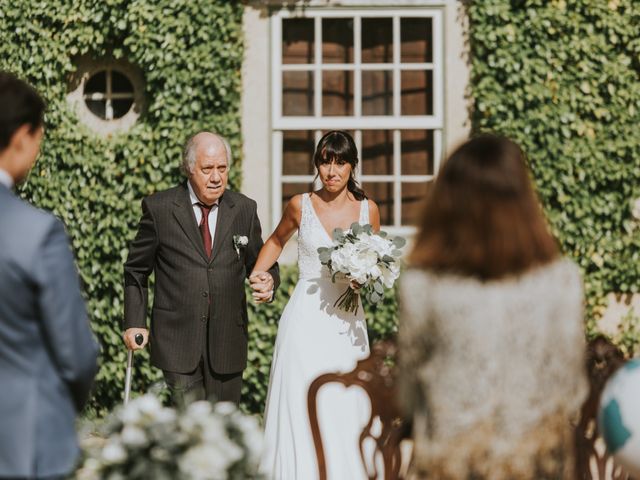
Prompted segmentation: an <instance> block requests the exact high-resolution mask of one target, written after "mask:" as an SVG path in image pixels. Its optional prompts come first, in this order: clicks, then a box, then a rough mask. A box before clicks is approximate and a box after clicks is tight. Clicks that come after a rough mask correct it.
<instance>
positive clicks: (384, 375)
mask: <svg viewBox="0 0 640 480" xmlns="http://www.w3.org/2000/svg"><path fill="white" fill-rule="evenodd" d="M395 355H396V346H395V344H394V343H393V342H391V341H385V342H379V343H376V344H374V345H373V346H372V348H371V354H370V356H369V357H367V358H365V359H364V360H361V361H360V362H358V364H357V365H356V367H355V368H354V369H353V370H352V371H351V372H348V373H344V374H339V373H328V374H325V375H321V376H320V377H318V378H316V379H315V380H314V381H313V382H312V383H311V386H310V387H309V393H308V397H307V401H308V405H307V406H308V409H309V421H310V423H311V432H312V434H313V442H314V444H315V448H316V456H317V458H318V470H319V475H320V480H326V478H327V467H326V463H325V457H324V448H323V446H322V437H321V434H320V426H319V422H318V415H317V403H316V398H317V395H318V391H319V390H320V388H322V386H323V385H326V384H327V383H332V382H336V383H341V384H342V385H344V386H346V387H350V386H358V387H361V388H362V389H363V390H364V391H365V392H366V393H367V395H368V396H369V400H370V402H371V417H370V418H369V421H368V423H367V425H366V426H365V428H364V429H363V431H362V434H361V435H360V439H359V441H360V443H359V446H360V456H361V457H362V461H363V464H364V465H365V469H367V475H368V477H369V479H370V480H373V479H378V478H379V476H378V475H379V472H378V471H377V462H376V461H375V459H376V458H377V457H378V456H381V457H382V460H383V465H384V480H401V478H402V477H401V476H400V466H401V461H402V458H401V451H400V442H401V441H402V439H403V438H404V436H405V435H404V432H405V430H406V426H405V424H404V422H403V419H402V417H401V415H400V412H399V409H398V407H397V403H396V389H395V367H394V360H395ZM371 440H373V441H374V442H375V451H374V452H373V454H372V455H373V458H369V459H367V458H366V456H365V448H364V445H365V444H366V443H370V442H371ZM367 454H368V453H367ZM367 460H371V461H370V462H368V461H367ZM371 469H373V471H371Z"/></svg>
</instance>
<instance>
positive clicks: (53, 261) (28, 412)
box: [0, 185, 98, 478]
mask: <svg viewBox="0 0 640 480" xmlns="http://www.w3.org/2000/svg"><path fill="white" fill-rule="evenodd" d="M97 351H98V350H97V344H96V342H95V340H94V338H93V335H92V334H91V331H90V329H89V322H88V319H87V313H86V310H85V305H84V301H83V299H82V297H81V295H80V285H79V281H78V275H77V271H76V267H75V265H74V260H73V256H72V253H71V250H70V248H69V242H68V239H67V235H66V233H65V230H64V226H63V225H62V222H60V221H59V220H58V219H56V218H55V217H54V216H53V215H51V214H49V213H45V212H43V211H41V210H38V209H36V208H34V207H32V206H31V205H29V204H28V203H26V202H24V201H22V200H20V199H19V198H18V197H17V196H15V195H14V193H13V192H11V191H10V190H8V189H7V188H5V187H4V186H2V185H0V389H2V393H1V394H0V477H28V478H32V477H35V476H37V477H43V476H53V475H61V474H64V473H66V472H69V471H70V470H71V469H72V468H73V466H74V464H75V461H76V457H77V454H78V446H77V439H76V432H75V427H74V422H75V418H76V414H77V412H78V411H79V410H80V409H81V408H82V407H83V405H84V404H85V402H86V400H87V398H88V396H89V390H90V388H91V385H92V382H93V377H94V375H95V372H96V356H97Z"/></svg>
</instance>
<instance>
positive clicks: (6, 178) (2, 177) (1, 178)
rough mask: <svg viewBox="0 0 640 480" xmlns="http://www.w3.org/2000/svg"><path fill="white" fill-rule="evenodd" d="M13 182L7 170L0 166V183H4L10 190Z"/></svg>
mask: <svg viewBox="0 0 640 480" xmlns="http://www.w3.org/2000/svg"><path fill="white" fill-rule="evenodd" d="M14 184H15V182H14V181H13V177H12V176H11V175H9V172H7V171H6V170H2V169H1V168H0V185H4V186H5V187H7V188H8V189H9V190H11V189H12V188H13V185H14Z"/></svg>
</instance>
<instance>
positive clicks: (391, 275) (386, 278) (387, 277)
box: [380, 266, 398, 288]
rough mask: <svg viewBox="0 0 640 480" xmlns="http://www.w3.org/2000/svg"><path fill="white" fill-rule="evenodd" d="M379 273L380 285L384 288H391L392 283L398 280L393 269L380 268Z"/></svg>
mask: <svg viewBox="0 0 640 480" xmlns="http://www.w3.org/2000/svg"><path fill="white" fill-rule="evenodd" d="M380 271H381V272H382V283H383V284H384V286H385V287H387V288H392V287H393V284H394V282H395V281H396V279H397V278H398V274H397V273H396V272H395V271H394V270H393V269H389V268H387V267H386V266H382V267H380Z"/></svg>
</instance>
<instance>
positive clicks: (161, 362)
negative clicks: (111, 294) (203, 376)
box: [124, 182, 280, 374]
mask: <svg viewBox="0 0 640 480" xmlns="http://www.w3.org/2000/svg"><path fill="white" fill-rule="evenodd" d="M218 208H219V211H218V221H217V224H216V232H215V236H214V240H213V251H212V254H211V259H209V258H207V256H206V254H205V251H204V244H203V242H202V236H201V234H200V230H199V229H198V225H197V224H196V217H195V215H194V213H193V208H192V206H191V200H190V198H189V192H188V189H187V184H186V182H185V183H183V184H182V185H180V186H178V187H174V188H171V189H169V190H165V191H163V192H158V193H156V194H154V195H151V196H150V197H147V198H145V199H144V200H143V201H142V218H141V220H140V224H139V227H138V233H137V235H136V237H135V239H134V240H133V242H132V243H131V245H130V248H129V256H128V259H127V261H126V263H125V265H124V282H125V290H124V328H125V329H126V328H132V327H140V328H147V321H146V317H147V298H148V279H149V276H150V275H151V273H152V272H154V271H155V290H154V304H153V310H152V314H151V328H150V342H149V343H150V348H151V362H152V363H153V365H155V366H156V367H158V368H160V369H162V370H167V371H170V372H176V373H188V372H192V371H193V370H195V368H196V367H197V365H198V362H199V361H200V358H201V355H202V346H203V345H204V344H205V341H206V344H207V345H208V349H209V359H210V366H211V368H212V369H213V370H214V371H215V372H216V373H221V374H226V373H236V372H240V371H242V370H244V368H245V367H246V364H247V323H248V317H247V304H246V298H245V290H244V284H245V279H246V278H247V276H248V275H249V274H250V273H251V271H252V269H253V266H254V265H255V263H256V260H257V257H258V252H259V251H260V248H261V247H262V236H261V235H262V231H261V227H260V220H258V215H257V212H256V210H257V206H256V202H255V201H253V200H251V199H249V198H247V197H245V196H244V195H242V194H240V193H236V192H232V191H229V190H227V191H225V193H224V195H223V196H222V197H221V198H220V201H219V207H218ZM235 235H243V236H246V237H247V238H248V240H249V243H248V245H247V246H246V247H245V248H241V249H240V250H239V253H237V252H236V249H235V246H234V242H233V237H234V236H235ZM269 272H270V273H271V275H272V276H273V278H274V280H275V282H276V287H277V285H278V284H279V281H280V277H279V275H278V266H277V264H276V265H274V267H273V268H272V269H271V270H270V271H269Z"/></svg>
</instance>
